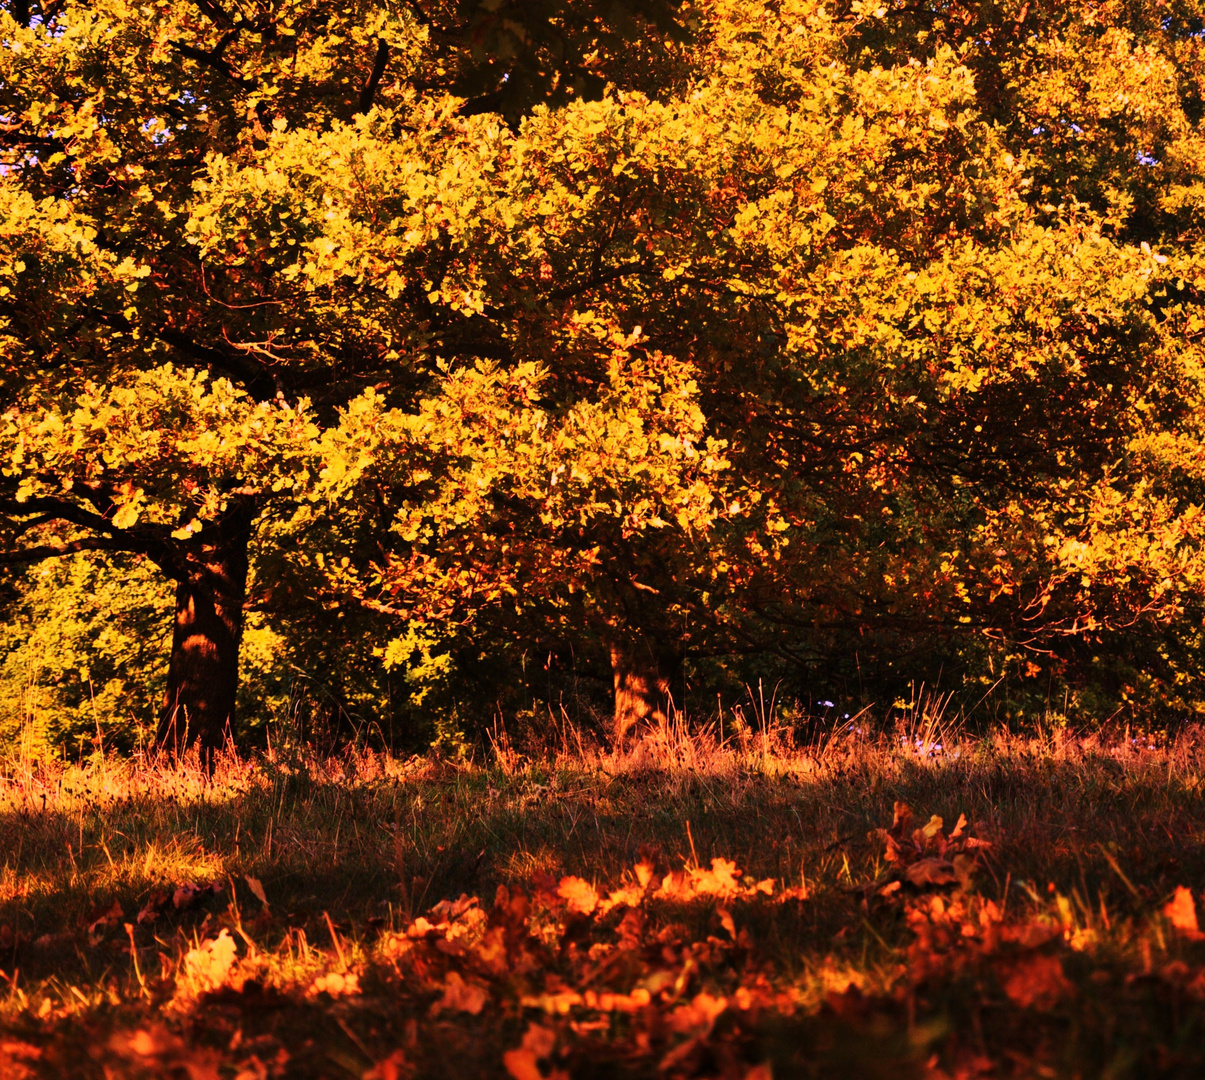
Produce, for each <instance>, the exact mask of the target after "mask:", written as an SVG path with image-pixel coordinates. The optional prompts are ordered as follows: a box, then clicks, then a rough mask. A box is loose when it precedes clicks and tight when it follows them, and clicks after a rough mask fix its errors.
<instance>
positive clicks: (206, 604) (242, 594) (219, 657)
mask: <svg viewBox="0 0 1205 1080" xmlns="http://www.w3.org/2000/svg"><path fill="white" fill-rule="evenodd" d="M252 517H253V511H252V508H251V506H250V505H249V504H248V505H236V506H232V507H231V508H230V510H229V511H228V512H227V513H226V515H225V516H224V517H223V518H222V519H221V520H220V521H218V522H215V523H212V524H207V525H205V527H204V528H203V529H202V530H201V532H200V533H198V534H197V536H196V538H195V539H194V540H192V541H186V542H185V543H184V544H183V545H181V548H180V550H179V552H178V556H177V558H176V560H175V565H174V566H173V570H174V576H175V578H176V621H175V626H174V628H173V631H172V652H171V661H170V664H169V667H168V675H167V692H166V693H165V695H164V699H163V708H162V712H161V713H160V719H159V732H158V737H157V743H158V746H159V748H160V749H161V750H164V751H167V752H168V753H171V754H177V755H178V754H180V753H182V752H183V751H184V750H186V749H187V748H188V747H190V746H192V745H193V744H194V743H196V744H198V746H199V748H200V751H201V756H202V759H203V761H204V762H205V766H206V768H212V766H213V759H214V754H215V752H216V751H217V750H219V749H221V748H222V747H223V746H225V745H226V744H227V742H231V741H233V739H234V732H235V715H234V713H235V698H236V697H237V694H238V656H239V642H240V640H241V638H242V632H243V605H244V602H245V600H246V594H247V569H248V547H249V545H250V541H251V521H252Z"/></svg>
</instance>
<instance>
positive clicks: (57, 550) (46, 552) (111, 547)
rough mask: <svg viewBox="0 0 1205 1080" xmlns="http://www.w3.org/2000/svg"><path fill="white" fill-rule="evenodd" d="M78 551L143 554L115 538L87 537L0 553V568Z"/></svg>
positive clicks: (138, 549)
mask: <svg viewBox="0 0 1205 1080" xmlns="http://www.w3.org/2000/svg"><path fill="white" fill-rule="evenodd" d="M80 551H136V552H139V553H140V554H143V552H142V551H141V549H140V548H132V547H128V546H125V545H122V544H121V543H120V542H119V541H118V539H117V538H116V537H112V536H87V537H84V538H83V539H82V540H72V541H71V542H70V543H69V544H59V545H56V544H40V545H39V546H38V547H31V548H23V549H22V550H20V551H0V566H20V565H23V564H24V563H35V562H41V561H42V560H43V559H57V558H60V557H61V556H63V555H74V554H76V553H77V552H80Z"/></svg>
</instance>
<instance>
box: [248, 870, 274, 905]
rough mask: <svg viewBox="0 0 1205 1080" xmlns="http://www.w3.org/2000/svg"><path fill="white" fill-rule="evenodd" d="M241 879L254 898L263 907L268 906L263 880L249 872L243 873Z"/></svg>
mask: <svg viewBox="0 0 1205 1080" xmlns="http://www.w3.org/2000/svg"><path fill="white" fill-rule="evenodd" d="M243 880H244V881H246V882H247V888H248V889H250V890H251V891H252V893H254V894H255V899H256V900H258V901H259V902H260V903H261V904H263V905H264V907H267V906H268V897H267V894H266V893H265V892H264V885H263V882H262V881H260V880H259V878H257V877H252V876H251V875H250V874H245V875H244V876H243Z"/></svg>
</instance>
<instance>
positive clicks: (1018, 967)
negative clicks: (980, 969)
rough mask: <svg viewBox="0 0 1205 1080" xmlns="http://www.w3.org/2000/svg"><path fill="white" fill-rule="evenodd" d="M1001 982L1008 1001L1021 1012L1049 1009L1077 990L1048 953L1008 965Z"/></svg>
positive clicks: (1037, 954) (1053, 957) (1055, 958)
mask: <svg viewBox="0 0 1205 1080" xmlns="http://www.w3.org/2000/svg"><path fill="white" fill-rule="evenodd" d="M1000 982H1001V986H1002V988H1003V990H1004V993H1005V994H1006V995H1007V996H1008V1000H1009V1001H1011V1002H1012V1003H1013V1004H1014V1005H1019V1006H1020V1007H1021V1008H1022V1009H1030V1008H1033V1007H1035V1006H1037V1007H1039V1008H1049V1007H1050V1006H1051V1005H1053V1004H1054V1003H1055V1002H1057V1001H1059V1000H1060V999H1061V998H1063V997H1066V996H1067V994H1069V993H1070V992H1071V991H1072V990H1073V989H1074V987H1073V986H1072V984H1071V982H1070V981H1069V980H1068V978H1067V976H1066V975H1064V974H1063V963H1062V961H1061V960H1060V959H1059V958H1058V957H1057V956H1052V955H1050V954H1049V953H1030V954H1029V955H1027V956H1024V957H1022V958H1021V959H1020V960H1017V961H1014V962H1012V963H1011V964H1008V965H1007V966H1006V967H1005V968H1004V976H1003V978H1002V979H1001V980H1000Z"/></svg>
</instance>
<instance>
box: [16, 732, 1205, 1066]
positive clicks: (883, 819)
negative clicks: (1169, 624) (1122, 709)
mask: <svg viewBox="0 0 1205 1080" xmlns="http://www.w3.org/2000/svg"><path fill="white" fill-rule="evenodd" d="M1203 777H1205V731H1200V730H1196V729H1189V730H1183V731H1181V732H1179V733H1178V734H1177V735H1175V736H1174V737H1173V738H1171V739H1167V740H1162V741H1158V740H1150V739H1147V738H1145V737H1142V738H1136V737H1134V736H1133V735H1132V734H1129V733H1120V732H1119V733H1115V734H1114V735H1112V736H1111V737H1104V736H1101V735H1095V736H1091V737H1086V738H1084V737H1075V736H1072V735H1070V734H1067V733H1055V734H1051V735H1045V736H1040V737H1034V736H1030V737H1025V738H1022V737H1010V736H1004V735H999V734H997V735H994V736H991V737H982V738H972V737H970V736H965V735H964V736H961V737H960V736H959V735H958V734H957V733H956V732H953V733H951V732H947V733H946V735H945V737H944V739H942V740H935V739H921V740H918V739H916V738H912V737H907V736H905V737H901V736H900V734H899V733H898V732H895V733H891V734H884V735H879V736H873V737H872V736H868V735H866V734H865V733H864V732H859V731H857V730H854V729H846V730H845V731H843V732H839V733H837V734H834V735H832V736H830V737H828V738H826V739H824V740H822V741H819V742H816V743H814V744H813V745H811V746H808V747H803V748H799V747H793V746H788V745H786V744H785V742H784V740H782V739H780V738H774V739H771V738H769V737H766V738H763V737H761V736H754V737H752V738H746V739H745V741H744V742H735V743H733V742H730V743H729V744H727V745H723V746H721V745H718V744H717V742H716V739H715V737H714V732H707V731H704V732H701V733H700V732H695V733H687V732H684V731H676V732H672V733H670V734H669V735H668V736H666V737H663V738H659V739H658V738H653V737H650V738H648V739H645V740H643V741H637V742H634V743H633V744H632V745H631V746H629V747H628V748H626V749H625V750H624V751H622V752H620V753H601V752H594V751H591V750H589V749H588V748H587V749H584V750H583V749H581V748H580V747H578V748H574V749H573V750H570V749H569V747H568V746H565V747H563V748H562V749H561V751H559V752H552V751H548V752H547V753H544V754H540V755H535V760H532V759H529V758H519V757H518V756H516V755H514V754H512V753H509V752H502V753H497V754H493V755H491V756H490V758H489V760H488V761H487V762H484V763H476V764H474V763H471V762H470V763H460V764H456V763H450V762H447V761H440V760H436V759H417V758H416V759H409V760H400V759H397V758H394V757H391V756H389V755H385V754H378V753H372V752H369V751H362V750H354V751H348V752H347V753H345V754H343V755H341V756H340V757H337V758H333V759H324V760H318V759H314V758H312V757H308V756H306V755H305V754H303V753H297V754H291V755H280V754H277V755H272V756H263V755H259V756H252V757H248V758H243V759H238V758H234V757H230V758H227V759H225V760H224V761H223V762H222V763H221V765H220V766H219V768H218V770H217V772H216V773H215V775H214V777H213V778H212V780H208V779H206V777H205V776H204V775H203V774H202V773H201V772H200V771H198V770H197V769H196V768H194V767H193V766H192V765H190V764H189V763H187V762H186V763H182V764H176V765H172V766H168V765H158V766H153V765H150V764H147V763H144V762H139V761H137V760H119V759H116V758H112V757H109V758H104V757H97V758H94V759H93V760H92V761H90V762H85V763H84V764H82V765H74V766H66V765H62V764H53V763H45V762H43V763H35V762H30V761H25V762H12V763H10V764H9V766H8V767H7V773H6V774H5V776H4V779H3V783H2V786H0V866H2V867H3V869H2V870H0V975H2V976H3V983H2V984H0V1077H3V1078H4V1080H8V1078H10V1077H15V1078H22V1080H24V1078H31V1077H52V1076H53V1077H59V1076H66V1075H70V1076H78V1077H97V1078H100V1077H105V1078H112V1080H116V1078H124V1077H159V1076H174V1077H187V1078H189V1080H212V1078H216V1077H223V1078H232V1077H240V1078H245V1080H250V1078H259V1077H298V1078H302V1077H333V1078H342V1077H357V1078H360V1077H363V1078H366V1080H394V1078H397V1077H427V1076H429V1077H450V1076H465V1077H477V1076H480V1077H500V1078H502V1077H508V1076H509V1077H514V1078H517V1080H537V1078H541V1077H542V1078H553V1077H561V1078H564V1077H574V1078H576V1077H613V1076H624V1077H626V1076H632V1077H636V1076H649V1077H653V1076H657V1077H671V1078H672V1077H710V1076H717V1077H725V1078H728V1077H733V1078H739V1080H769V1078H770V1077H774V1078H785V1077H819V1076H832V1077H846V1076H857V1077H874V1076H884V1077H886V1076H891V1077H908V1076H916V1077H932V1078H935V1080H936V1078H940V1077H980V1076H982V1077H996V1076H999V1077H1005V1076H1083V1077H1096V1076H1109V1077H1127V1076H1134V1077H1149V1076H1168V1077H1179V1076H1185V1077H1188V1076H1193V1077H1197V1076H1200V1075H1202V1073H1203V1072H1205V1007H1203V1006H1205V942H1203V940H1202V935H1201V933H1200V932H1199V930H1198V928H1197V915H1196V906H1195V905H1196V900H1197V898H1198V897H1199V896H1200V894H1201V891H1202V889H1203V888H1205V848H1203V847H1202V842H1201V841H1202V833H1203V831H1205V805H1203V802H1205V794H1203V787H1202V785H1203Z"/></svg>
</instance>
